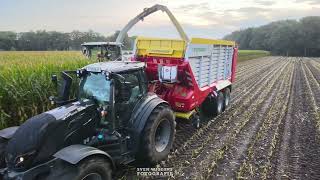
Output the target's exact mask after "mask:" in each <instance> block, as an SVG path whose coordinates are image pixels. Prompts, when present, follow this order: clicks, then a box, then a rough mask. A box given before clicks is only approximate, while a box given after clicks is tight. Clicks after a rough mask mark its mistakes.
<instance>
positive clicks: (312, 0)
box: [295, 0, 320, 5]
mask: <svg viewBox="0 0 320 180" xmlns="http://www.w3.org/2000/svg"><path fill="white" fill-rule="evenodd" d="M295 2H297V3H308V4H311V5H320V0H296V1H295Z"/></svg>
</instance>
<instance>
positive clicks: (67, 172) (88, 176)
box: [45, 157, 112, 180]
mask: <svg viewBox="0 0 320 180" xmlns="http://www.w3.org/2000/svg"><path fill="white" fill-rule="evenodd" d="M58 166H59V167H56V168H55V170H53V171H52V172H51V173H50V174H49V175H48V176H47V178H45V179H46V180H56V179H59V180H70V179H73V180H111V179H112V169H111V166H110V163H109V162H108V161H107V160H105V159H104V158H101V157H89V158H87V159H84V160H82V161H81V162H80V163H79V164H76V165H72V164H69V163H67V162H65V161H61V162H60V163H59V165H58Z"/></svg>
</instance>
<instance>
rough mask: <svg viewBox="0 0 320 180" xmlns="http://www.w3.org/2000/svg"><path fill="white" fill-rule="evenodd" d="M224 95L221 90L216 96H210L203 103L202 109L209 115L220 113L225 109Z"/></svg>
mask: <svg viewBox="0 0 320 180" xmlns="http://www.w3.org/2000/svg"><path fill="white" fill-rule="evenodd" d="M223 107H224V95H223V93H222V92H221V91H219V92H218V93H217V96H216V97H211V95H210V96H208V97H207V98H206V99H205V100H204V102H203V103H202V105H201V110H202V112H203V113H204V115H206V116H207V117H213V116H217V115H219V114H220V113H221V112H222V111H223Z"/></svg>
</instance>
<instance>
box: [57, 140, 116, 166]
mask: <svg viewBox="0 0 320 180" xmlns="http://www.w3.org/2000/svg"><path fill="white" fill-rule="evenodd" d="M91 155H100V156H103V157H105V158H106V159H107V160H109V161H110V163H111V167H112V169H114V168H115V163H114V161H113V160H112V158H111V156H110V155H109V154H108V153H106V152H104V151H101V150H99V149H97V148H94V147H90V146H85V145H81V144H75V145H71V146H68V147H65V148H63V149H61V150H60V151H58V152H56V153H55V154H54V155H53V156H54V157H56V158H59V159H62V160H64V161H66V162H69V163H71V164H77V163H79V162H80V161H81V160H83V159H85V158H86V157H89V156H91Z"/></svg>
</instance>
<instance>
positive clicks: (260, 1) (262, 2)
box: [254, 0, 276, 6]
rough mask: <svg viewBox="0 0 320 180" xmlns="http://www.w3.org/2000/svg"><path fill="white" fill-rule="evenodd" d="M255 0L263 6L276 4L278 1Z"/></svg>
mask: <svg viewBox="0 0 320 180" xmlns="http://www.w3.org/2000/svg"><path fill="white" fill-rule="evenodd" d="M254 2H255V3H256V4H258V5H262V6H270V5H273V4H276V1H265V0H256V1H254Z"/></svg>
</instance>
